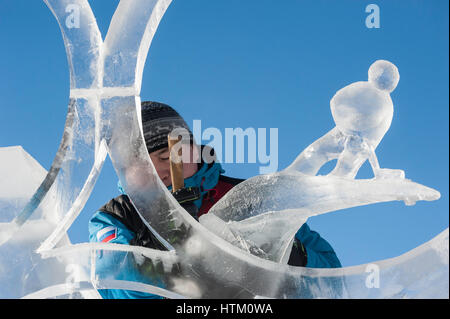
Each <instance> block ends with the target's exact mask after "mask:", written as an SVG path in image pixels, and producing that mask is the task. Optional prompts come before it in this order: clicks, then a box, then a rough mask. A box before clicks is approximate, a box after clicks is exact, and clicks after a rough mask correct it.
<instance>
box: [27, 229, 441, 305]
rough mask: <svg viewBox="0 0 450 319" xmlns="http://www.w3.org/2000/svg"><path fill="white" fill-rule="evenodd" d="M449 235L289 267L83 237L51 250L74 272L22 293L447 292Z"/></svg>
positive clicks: (233, 256)
mask: <svg viewBox="0 0 450 319" xmlns="http://www.w3.org/2000/svg"><path fill="white" fill-rule="evenodd" d="M448 235H449V233H448V228H447V229H446V230H445V231H443V232H442V233H441V234H439V235H438V236H436V237H435V238H433V239H432V240H430V241H429V242H427V243H425V244H423V245H421V246H419V247H417V248H415V249H413V250H411V251H409V252H407V253H405V254H403V255H401V256H399V257H396V258H392V259H387V260H381V261H376V262H373V263H371V264H365V265H358V266H354V267H345V268H337V269H313V268H302V267H291V266H288V265H285V264H284V265H283V264H278V263H273V262H270V261H267V260H263V259H259V260H258V259H256V258H255V257H253V256H251V255H247V256H244V255H243V254H242V255H241V252H238V251H236V250H234V249H232V250H229V251H227V254H226V255H228V257H229V258H227V259H226V260H224V259H223V258H222V256H218V255H216V254H214V253H211V252H213V251H212V250H210V248H212V247H211V245H210V243H208V242H205V241H204V240H203V239H201V240H200V241H199V242H197V243H196V244H195V245H196V247H195V252H196V257H197V258H195V260H194V259H193V258H191V259H190V260H191V261H194V262H193V263H191V264H189V263H186V262H187V261H189V260H187V259H185V258H180V257H179V256H178V255H177V254H175V253H174V252H164V251H158V250H152V249H149V248H144V247H136V246H128V245H126V246H123V245H117V244H79V245H74V246H71V247H64V248H58V249H55V250H52V251H48V252H46V253H45V254H44V257H45V258H46V260H47V262H50V261H52V260H53V259H56V258H65V259H66V260H68V261H69V267H67V271H68V272H69V271H70V276H69V277H67V278H65V279H64V280H63V281H62V280H61V278H55V277H50V278H49V279H48V281H47V286H45V288H42V289H39V290H37V291H35V292H33V293H31V294H28V295H26V296H25V297H24V298H56V297H61V298H83V297H85V298H86V293H91V296H90V297H91V298H92V297H94V296H95V295H94V293H95V292H96V291H101V290H103V289H125V290H132V291H138V292H145V293H150V294H156V295H159V296H164V297H167V298H200V297H208V298H256V297H258V296H259V297H260V296H263V297H268V298H336V299H338V298H355V299H362V298H395V299H397V298H419V299H423V298H448V277H449V273H448V265H449V264H448V256H449V251H448V249H449V248H448V247H449V246H448ZM203 244H204V245H203ZM199 248H200V249H199ZM202 248H203V249H202ZM225 248H226V249H227V247H225ZM233 252H237V254H234V253H233ZM233 259H234V260H233ZM131 269H132V270H133V271H130V270H131ZM83 294H84V296H83Z"/></svg>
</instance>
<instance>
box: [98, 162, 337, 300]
mask: <svg viewBox="0 0 450 319" xmlns="http://www.w3.org/2000/svg"><path fill="white" fill-rule="evenodd" d="M216 165H218V167H219V168H220V164H215V165H214V166H213V167H212V169H211V170H209V169H208V170H205V169H204V167H203V168H202V169H200V170H199V172H197V173H196V174H195V175H194V176H192V177H191V178H189V179H186V183H185V184H186V185H189V186H191V185H193V184H196V181H203V183H204V182H205V178H202V175H204V176H206V177H207V178H206V179H207V182H208V180H209V185H207V188H205V189H211V188H212V187H211V186H214V185H212V184H214V183H216V184H217V183H218V180H219V174H221V173H223V170H222V169H221V168H220V169H219V168H218V167H217V166H216ZM211 171H212V172H213V173H211ZM215 175H217V176H216V178H214V176H215ZM204 176H203V177H204ZM211 176H212V177H211ZM119 188H120V186H119ZM121 191H122V192H123V190H121ZM205 194H206V192H205ZM205 194H203V193H202V195H205ZM202 199H203V198H202ZM200 203H201V201H200ZM135 236H136V234H135V233H134V232H133V231H131V230H130V229H128V228H127V227H126V226H125V225H124V224H123V223H122V222H121V221H119V220H118V219H116V218H114V217H113V216H111V215H110V214H108V213H105V212H103V211H97V212H96V213H95V214H94V215H93V216H92V218H91V219H90V221H89V241H90V242H108V243H116V244H125V245H128V244H130V241H132V240H133V238H135ZM295 237H296V239H298V240H299V241H300V242H301V243H302V244H303V247H304V249H305V250H306V255H307V263H306V267H310V268H339V267H341V263H340V262H339V259H338V258H337V256H336V253H335V252H334V250H333V248H332V247H331V245H330V244H329V243H328V242H327V241H326V240H325V239H323V238H322V237H320V235H319V234H318V233H317V232H315V231H312V230H311V229H310V228H309V226H308V225H307V224H306V223H305V224H303V225H302V227H301V228H300V229H299V231H298V232H297V233H296V235H295ZM125 254H126V253H123V254H120V253H118V252H114V253H113V254H109V255H107V254H105V255H104V256H100V257H99V258H98V259H97V271H98V272H99V273H106V272H108V271H110V269H113V268H114V267H112V268H111V265H116V264H117V263H118V262H119V263H121V270H120V272H118V273H117V274H116V275H114V277H115V279H122V280H130V281H140V282H148V281H149V280H148V278H143V277H142V275H141V274H140V273H139V271H138V270H137V269H136V265H135V264H134V263H133V262H132V259H130V258H123V257H124V256H125ZM116 259H117V260H116ZM119 259H120V260H119ZM152 284H153V285H156V286H159V287H163V283H162V282H159V281H158V280H157V279H155V280H153V281H152ZM100 294H101V295H102V297H103V298H105V299H148V298H150V299H157V298H161V297H159V296H156V295H152V294H147V293H141V292H135V291H127V290H100Z"/></svg>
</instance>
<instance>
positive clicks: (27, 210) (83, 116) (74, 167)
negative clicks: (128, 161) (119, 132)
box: [0, 0, 102, 245]
mask: <svg viewBox="0 0 450 319" xmlns="http://www.w3.org/2000/svg"><path fill="white" fill-rule="evenodd" d="M44 2H45V3H46V4H47V6H48V7H49V8H50V10H51V11H52V12H53V14H54V15H55V17H56V18H57V20H58V23H59V26H60V29H61V32H62V34H63V39H64V44H65V47H66V52H67V58H68V65H69V73H70V89H71V92H72V91H73V90H77V89H81V88H83V89H84V88H92V87H99V85H100V80H101V79H100V78H99V76H98V75H99V70H100V66H101V65H102V61H101V52H100V50H101V46H100V44H101V43H102V39H101V35H100V32H99V30H98V28H97V24H96V22H95V17H94V15H93V13H92V11H91V10H90V6H89V4H88V2H87V1H86V0H84V1H83V0H77V1H72V0H70V1H69V0H62V1H56V0H45V1H44ZM69 6H75V7H76V8H77V10H78V13H79V14H80V19H82V21H83V23H85V27H83V28H70V27H68V24H67V23H66V21H65V19H66V17H67V12H66V9H67V8H68V7H69ZM96 117H98V100H96V99H92V98H88V99H86V98H84V99H83V98H71V99H70V101H69V107H68V113H67V118H66V124H65V127H64V133H63V137H62V140H61V143H60V146H59V149H58V151H57V153H56V156H55V159H54V160H53V163H52V166H51V168H50V170H49V172H48V173H47V176H46V177H45V178H44V180H43V182H42V183H41V185H40V186H39V187H38V189H37V190H36V192H35V193H34V195H33V196H32V197H31V199H30V201H29V202H28V204H27V205H26V206H25V207H24V208H23V209H22V211H21V212H20V213H18V214H17V216H16V217H15V219H14V220H13V221H12V222H11V227H10V228H9V230H8V232H7V233H4V234H3V236H2V238H1V240H0V245H1V244H3V243H5V242H6V241H8V240H9V239H10V238H11V237H12V236H14V234H15V233H16V232H17V231H18V230H19V229H20V228H21V226H22V225H23V224H24V223H25V222H26V221H27V220H28V219H29V218H30V216H31V215H32V214H33V213H34V211H35V210H36V209H37V207H39V205H40V204H41V202H42V200H43V199H44V198H45V197H46V195H47V193H48V191H49V189H50V188H51V187H52V186H53V185H54V184H55V181H56V180H58V186H59V191H58V194H57V196H58V197H59V198H58V200H57V201H58V203H59V204H60V206H59V207H58V209H59V214H60V215H61V216H60V218H62V215H64V212H66V211H67V210H68V209H69V208H70V207H71V206H72V203H73V202H74V201H75V200H77V198H79V196H80V191H81V190H82V189H83V185H84V183H85V181H86V179H87V178H88V176H89V175H90V174H91V173H92V172H91V169H92V167H93V165H94V162H95V154H96V153H95V151H96V150H98V149H99V145H100V141H99V139H98V134H97V132H96V129H97V128H98V126H97V125H96V124H95V122H96ZM72 172H76V174H72ZM87 196H89V194H87Z"/></svg>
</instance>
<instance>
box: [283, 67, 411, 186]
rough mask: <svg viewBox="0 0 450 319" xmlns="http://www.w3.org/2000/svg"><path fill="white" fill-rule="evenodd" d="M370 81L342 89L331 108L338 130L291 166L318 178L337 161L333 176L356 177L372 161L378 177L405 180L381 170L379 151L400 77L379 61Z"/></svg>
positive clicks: (392, 171)
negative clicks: (326, 167)
mask: <svg viewBox="0 0 450 319" xmlns="http://www.w3.org/2000/svg"><path fill="white" fill-rule="evenodd" d="M368 73H369V79H368V81H360V82H355V83H352V84H350V85H348V86H346V87H344V88H342V89H341V90H339V91H338V92H337V93H336V94H335V95H334V96H333V98H332V99H331V101H330V107H331V113H332V115H333V119H334V122H335V123H336V127H335V128H334V129H332V130H331V131H330V132H328V133H327V134H326V135H325V136H323V137H322V138H320V139H319V140H317V141H316V142H314V143H313V144H311V145H310V146H309V147H308V148H307V149H306V150H305V151H304V152H303V153H302V154H300V156H299V157H298V158H297V159H296V161H294V163H293V164H292V165H291V166H290V168H293V169H295V170H298V171H300V172H302V173H305V174H310V175H315V174H316V173H317V171H318V170H319V169H320V167H321V166H322V165H323V164H325V163H326V162H327V161H330V160H332V159H337V164H336V167H335V168H334V170H333V171H332V172H331V173H330V174H329V175H330V176H340V177H347V178H354V177H355V176H356V174H357V173H358V170H359V168H360V167H361V165H362V164H363V163H364V162H365V161H366V160H369V162H370V165H371V166H372V169H373V172H374V175H375V178H404V177H405V173H404V171H402V170H396V169H386V168H380V165H379V163H378V159H377V156H376V154H375V149H376V147H377V146H378V144H379V143H380V142H381V140H382V138H383V136H384V135H385V134H386V132H387V131H388V130H389V127H390V126H391V122H392V117H393V113H394V105H393V103H392V99H391V96H390V93H391V92H392V91H393V90H394V89H395V88H396V87H397V84H398V82H399V80H400V74H399V72H398V69H397V67H396V66H395V65H394V64H392V63H391V62H389V61H385V60H378V61H376V62H374V63H373V64H372V65H371V66H370V68H369V72H368Z"/></svg>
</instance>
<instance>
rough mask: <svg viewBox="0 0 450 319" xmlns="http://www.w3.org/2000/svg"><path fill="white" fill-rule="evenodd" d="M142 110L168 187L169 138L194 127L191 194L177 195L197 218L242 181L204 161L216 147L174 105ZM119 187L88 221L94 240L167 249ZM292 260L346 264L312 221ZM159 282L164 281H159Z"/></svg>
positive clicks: (126, 276) (186, 169) (188, 169)
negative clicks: (201, 139)
mask: <svg viewBox="0 0 450 319" xmlns="http://www.w3.org/2000/svg"><path fill="white" fill-rule="evenodd" d="M141 109H142V126H143V132H144V139H145V142H146V146H147V150H148V152H149V154H150V158H151V160H152V162H153V165H154V167H155V169H156V171H157V173H158V176H159V178H160V179H161V180H162V182H163V183H164V185H165V186H167V187H168V188H169V189H171V187H172V176H171V170H170V160H169V148H168V139H167V137H168V135H169V134H170V133H171V132H172V131H173V130H174V129H177V128H178V129H179V128H181V129H185V130H186V131H187V132H189V135H190V152H189V154H191V156H190V160H189V161H184V162H183V164H182V166H183V178H184V189H188V190H189V192H188V196H186V193H183V192H181V193H180V192H176V193H174V197H175V198H176V199H177V200H178V202H179V203H180V204H181V206H183V207H184V208H185V209H186V210H187V211H188V212H189V213H190V214H191V215H192V216H193V217H194V218H196V219H198V217H199V216H201V215H203V214H207V213H208V211H209V209H210V208H211V207H212V206H213V205H214V204H215V203H216V202H217V201H218V200H220V199H221V198H222V197H223V196H224V195H225V194H226V193H227V192H228V191H229V190H231V189H232V188H233V187H234V186H235V185H237V184H239V183H240V182H242V181H243V180H242V179H236V178H231V177H227V176H225V175H223V173H224V172H225V171H224V170H223V169H222V167H221V165H220V163H218V162H216V161H210V160H207V161H205V160H204V158H203V157H204V156H200V154H205V153H208V154H209V155H211V157H213V156H214V150H213V149H210V150H208V152H204V150H205V148H206V147H207V146H200V147H198V146H197V145H196V144H195V141H194V139H193V137H192V133H191V131H190V129H189V127H188V125H187V124H186V122H185V121H184V119H183V118H182V117H181V116H180V115H179V114H178V113H177V112H176V111H175V110H174V109H173V108H171V107H170V106H168V105H165V104H162V103H157V102H143V103H142V108H141ZM211 157H210V158H211ZM183 159H184V158H183ZM119 188H120V190H121V192H122V194H121V195H120V196H118V197H116V198H114V199H112V200H111V201H110V202H108V203H107V204H106V205H104V206H103V207H101V208H100V209H99V211H97V212H96V213H95V214H94V215H93V217H92V218H91V220H90V221H89V233H90V235H89V240H90V241H91V242H108V243H117V244H127V245H137V246H144V247H148V248H153V249H160V250H165V248H164V246H163V245H162V244H161V243H160V242H159V241H158V240H157V238H155V236H154V235H153V234H152V233H151V232H150V231H149V229H148V228H147V227H146V226H145V225H144V224H143V222H142V221H141V219H140V218H139V216H138V213H137V212H136V211H135V209H134V207H133V205H132V204H131V202H130V199H129V197H128V196H127V195H126V194H125V193H124V192H123V190H122V189H121V187H120V186H119ZM103 259H104V260H102V261H101V263H98V264H97V268H101V267H111V266H114V265H113V263H114V260H108V259H107V256H103ZM288 264H289V265H293V266H300V267H312V268H338V267H341V264H340V262H339V259H338V258H337V256H336V254H335V252H334V250H333V248H332V247H331V246H330V245H329V244H328V242H327V241H325V240H324V239H323V238H321V237H320V235H319V234H318V233H317V232H314V231H311V230H310V228H309V227H308V225H307V224H303V226H302V227H301V228H300V229H299V231H298V232H297V234H296V235H295V240H294V244H293V248H292V251H291V253H290V257H289V261H288ZM100 271H101V269H100ZM139 271H140V270H139V269H137V268H135V267H133V266H131V265H130V267H128V268H126V269H125V270H123V271H122V274H121V279H123V280H133V279H135V278H136V277H137V276H139V274H138V273H139ZM123 272H125V273H123ZM155 285H159V286H161V285H162V284H161V283H159V282H158V280H155ZM100 294H101V295H102V297H103V298H108V299H124V298H161V297H159V296H156V295H153V294H147V293H142V292H135V291H128V290H112V289H110V290H100Z"/></svg>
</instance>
